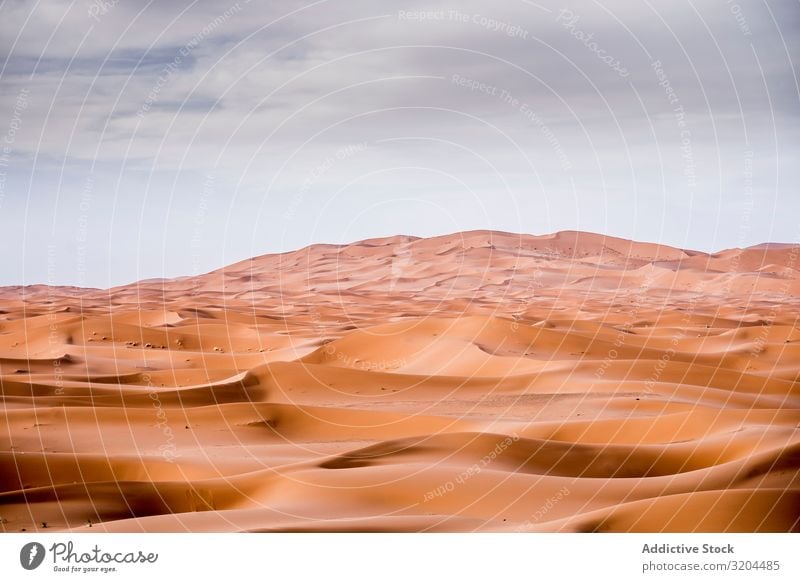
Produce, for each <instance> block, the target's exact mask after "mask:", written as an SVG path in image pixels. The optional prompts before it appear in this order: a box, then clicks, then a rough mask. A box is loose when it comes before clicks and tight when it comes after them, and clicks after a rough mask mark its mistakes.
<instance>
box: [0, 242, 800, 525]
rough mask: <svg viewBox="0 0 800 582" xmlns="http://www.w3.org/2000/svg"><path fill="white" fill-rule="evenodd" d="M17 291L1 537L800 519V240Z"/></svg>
mask: <svg viewBox="0 0 800 582" xmlns="http://www.w3.org/2000/svg"><path fill="white" fill-rule="evenodd" d="M0 300H2V303H0V386H2V402H3V408H2V411H0V414H1V415H2V430H0V475H2V479H0V528H1V529H2V530H3V531H21V530H25V531H32V530H41V529H45V528H47V529H50V528H53V529H57V530H85V529H88V528H90V527H91V528H93V529H92V531H99V530H107V531H476V530H484V531H616V532H624V531H648V532H659V531H671V532H675V531H677V532H691V531H712V532H718V531H744V532H749V531H800V326H799V325H798V315H799V314H800V247H797V246H791V245H778V244H767V245H759V246H757V247H751V248H748V249H734V250H729V251H723V252H720V253H715V254H705V253H700V252H696V251H689V250H682V249H675V248H670V247H666V246H659V245H654V244H646V243H636V242H631V241H627V240H622V239H616V238H611V237H604V236H601V235H596V234H590V233H578V232H563V233H557V234H554V235H549V236H540V237H534V236H521V235H513V234H508V233H498V232H488V231H479V232H467V233H461V234H456V235H450V236H443V237H435V238H430V239H417V238H413V237H402V236H398V237H391V238H387V239H377V240H369V241H362V242H360V243H354V244H351V245H346V246H335V245H314V246H312V247H309V248H306V249H302V250H299V251H296V252H291V253H284V254H280V255H266V256H263V257H256V258H254V259H251V260H248V261H244V262H241V263H237V264H235V265H231V266H229V267H226V268H224V269H220V270H219V271H215V272H212V273H208V274H206V275H202V276H198V277H184V278H179V279H175V280H150V281H143V282H140V283H137V284H133V285H127V286H123V287H117V288H114V289H110V290H97V289H78V288H72V287H70V288H63V287H47V286H41V285H39V286H30V287H7V288H3V289H0Z"/></svg>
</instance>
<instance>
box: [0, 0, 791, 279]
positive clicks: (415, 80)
mask: <svg viewBox="0 0 800 582" xmlns="http://www.w3.org/2000/svg"><path fill="white" fill-rule="evenodd" d="M799 29H800V4H799V3H798V2H797V1H794V0H791V1H790V0H780V1H778V0H762V1H757V0H752V1H746V0H738V3H737V2H736V1H733V0H690V1H685V0H670V1H665V0H661V1H655V0H642V1H641V2H630V1H629V0H602V1H589V0H583V1H581V2H570V1H569V0H565V1H563V2H561V1H558V2H552V1H549V0H542V1H540V2H531V1H527V0H505V1H502V2H488V1H486V0H483V1H464V0H460V1H459V2H449V3H448V2H432V1H429V2H397V1H392V2H389V1H385V0H369V1H367V0H365V1H341V0H340V1H336V2H334V1H332V0H327V1H326V0H320V1H317V2H301V1H289V0H277V1H271V2H256V1H253V2H247V0H239V2H230V1H229V0H216V1H210V0H197V1H194V2H189V1H184V0H170V1H169V2H155V1H151V2H145V1H138V2H134V1H133V0H75V1H68V0H40V1H36V2H34V1H20V0H0V51H2V61H0V62H2V68H0V83H1V84H2V91H0V100H2V101H1V105H0V107H1V108H2V109H1V110H2V115H0V244H2V246H3V248H4V249H5V252H4V254H3V269H2V271H1V272H0V284H21V283H25V284H30V283H43V282H46V283H55V284H75V285H84V286H98V287H108V286H111V285H115V284H120V283H127V282H131V281H134V280H137V279H142V278H150V277H161V276H178V275H191V274H196V273H200V272H204V271H207V270H211V269H214V268H217V267H220V266H222V265H224V264H228V263H231V262H234V261H237V260H240V259H243V258H246V257H250V256H253V255H259V254H263V253H267V252H275V251H284V250H292V249H295V248H299V247H302V246H305V245H307V244H310V243H312V242H337V243H338V242H349V241H354V240H360V239H364V238H369V237H375V236H385V235H393V234H401V233H402V234H414V235H420V236H427V235H434V234H443V233H449V232H454V231H460V230H469V229H478V228H491V229H498V230H506V231H513V232H527V233H533V234H544V233H549V232H554V231H558V230H565V229H578V230H588V231H594V232H602V233H606V234H610V235H615V236H622V237H626V238H634V239H638V240H646V241H654V242H662V243H665V244H670V245H675V246H681V247H686V248H694V249H700V250H706V251H715V250H720V249H723V248H731V247H740V246H748V245H752V244H756V243H760V242H764V241H782V242H797V241H798V240H800V192H798V188H797V186H798V183H800V181H799V180H798V178H800V163H798V162H800V155H799V154H800V151H798V149H800V124H799V123H798V122H799V119H798V115H799V114H800V105H799V102H798V98H799V97H800V92H799V91H798V77H797V70H796V66H795V65H796V58H797V56H798V54H799V53H798V48H800V31H799Z"/></svg>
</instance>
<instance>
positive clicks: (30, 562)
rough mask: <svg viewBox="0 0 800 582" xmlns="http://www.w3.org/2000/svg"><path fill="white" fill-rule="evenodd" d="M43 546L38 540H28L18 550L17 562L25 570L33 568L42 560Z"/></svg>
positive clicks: (39, 564)
mask: <svg viewBox="0 0 800 582" xmlns="http://www.w3.org/2000/svg"><path fill="white" fill-rule="evenodd" d="M44 554H45V551H44V546H43V545H42V544H40V543H39V542H30V543H27V544H25V545H24V546H22V549H21V550H20V551H19V563H20V564H22V567H23V568H25V569H26V570H35V569H36V568H38V567H39V566H41V565H42V562H43V561H44Z"/></svg>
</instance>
